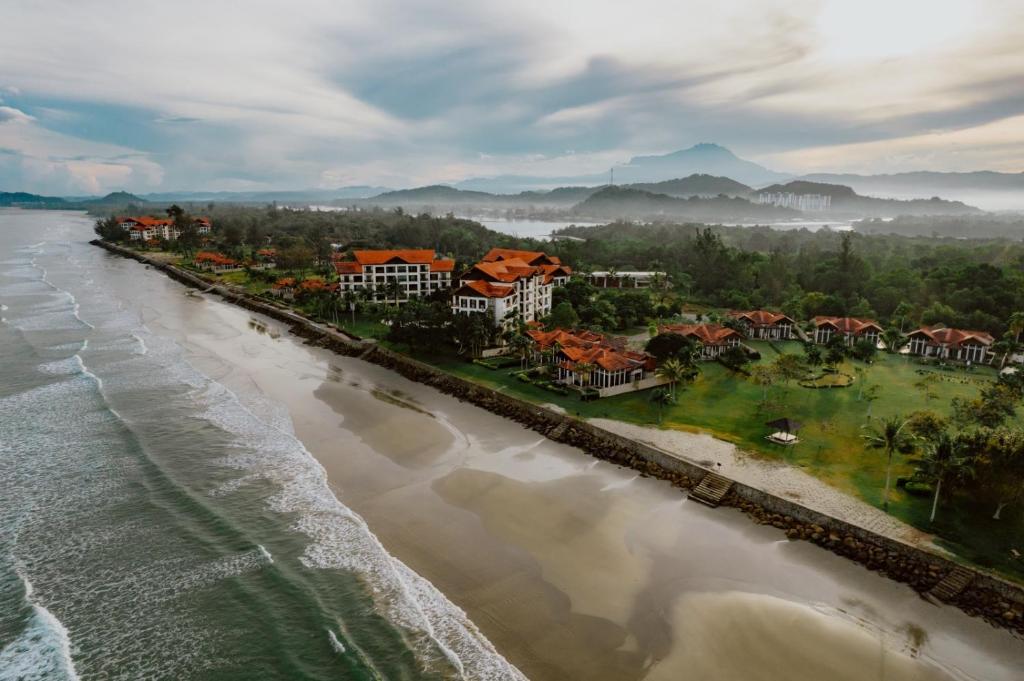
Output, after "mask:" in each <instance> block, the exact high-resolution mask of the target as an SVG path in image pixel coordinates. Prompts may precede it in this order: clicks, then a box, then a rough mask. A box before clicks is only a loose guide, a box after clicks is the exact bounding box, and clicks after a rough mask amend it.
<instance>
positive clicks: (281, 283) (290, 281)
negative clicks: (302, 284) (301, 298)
mask: <svg viewBox="0 0 1024 681" xmlns="http://www.w3.org/2000/svg"><path fill="white" fill-rule="evenodd" d="M294 286H295V279H294V278H293V277H285V278H284V279H278V280H277V281H275V282H274V288H275V289H282V288H292V287H294Z"/></svg>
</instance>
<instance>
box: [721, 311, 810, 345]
mask: <svg viewBox="0 0 1024 681" xmlns="http://www.w3.org/2000/svg"><path fill="white" fill-rule="evenodd" d="M729 316H730V317H732V318H733V319H735V320H737V321H738V322H739V323H740V325H741V326H743V331H744V333H745V334H746V336H747V338H760V339H763V340H790V339H792V338H796V337H797V333H796V330H795V329H796V322H795V321H793V320H792V319H791V318H790V317H787V316H786V315H784V314H781V313H778V312H768V311H767V310H749V311H746V312H730V313H729Z"/></svg>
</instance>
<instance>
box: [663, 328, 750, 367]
mask: <svg viewBox="0 0 1024 681" xmlns="http://www.w3.org/2000/svg"><path fill="white" fill-rule="evenodd" d="M658 333H676V334H679V335H680V336H683V337H685V338H690V339H693V340H695V341H697V344H698V345H699V346H700V358H701V359H716V358H717V357H718V356H719V355H721V354H722V353H723V352H725V351H726V350H728V349H729V348H735V347H739V345H740V343H741V342H742V340H743V336H742V334H740V332H739V331H737V330H736V329H730V328H729V327H727V326H722V325H721V324H665V325H663V326H659V327H658Z"/></svg>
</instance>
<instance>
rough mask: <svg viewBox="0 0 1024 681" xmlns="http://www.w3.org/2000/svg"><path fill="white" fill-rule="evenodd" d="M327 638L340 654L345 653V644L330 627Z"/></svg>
mask: <svg viewBox="0 0 1024 681" xmlns="http://www.w3.org/2000/svg"><path fill="white" fill-rule="evenodd" d="M327 640H328V641H330V642H331V648H333V649H334V652H336V653H338V654H339V655H344V654H345V644H344V643H342V642H341V641H339V640H338V637H337V636H336V635H335V633H334V632H333V631H331V630H330V629H328V630H327Z"/></svg>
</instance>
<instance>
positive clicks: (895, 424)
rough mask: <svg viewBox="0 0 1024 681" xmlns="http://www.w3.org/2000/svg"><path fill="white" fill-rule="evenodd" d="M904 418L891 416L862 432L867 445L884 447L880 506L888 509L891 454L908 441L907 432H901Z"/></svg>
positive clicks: (904, 422)
mask: <svg viewBox="0 0 1024 681" xmlns="http://www.w3.org/2000/svg"><path fill="white" fill-rule="evenodd" d="M906 425H907V422H906V420H904V419H902V418H900V417H899V416H891V417H889V418H887V419H883V420H882V423H881V425H880V426H879V427H877V428H871V429H868V432H867V433H865V434H864V439H865V440H867V442H868V446H869V447H874V448H876V449H884V450H885V456H886V464H885V493H884V494H883V495H882V508H884V509H885V510H886V511H888V510H889V486H890V483H891V481H892V455H893V454H894V453H895V452H896V450H898V449H902V448H903V447H904V446H906V444H907V443H908V442H909V441H910V439H911V437H912V436H910V435H909V434H907V433H904V432H903V428H904V426H906Z"/></svg>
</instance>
